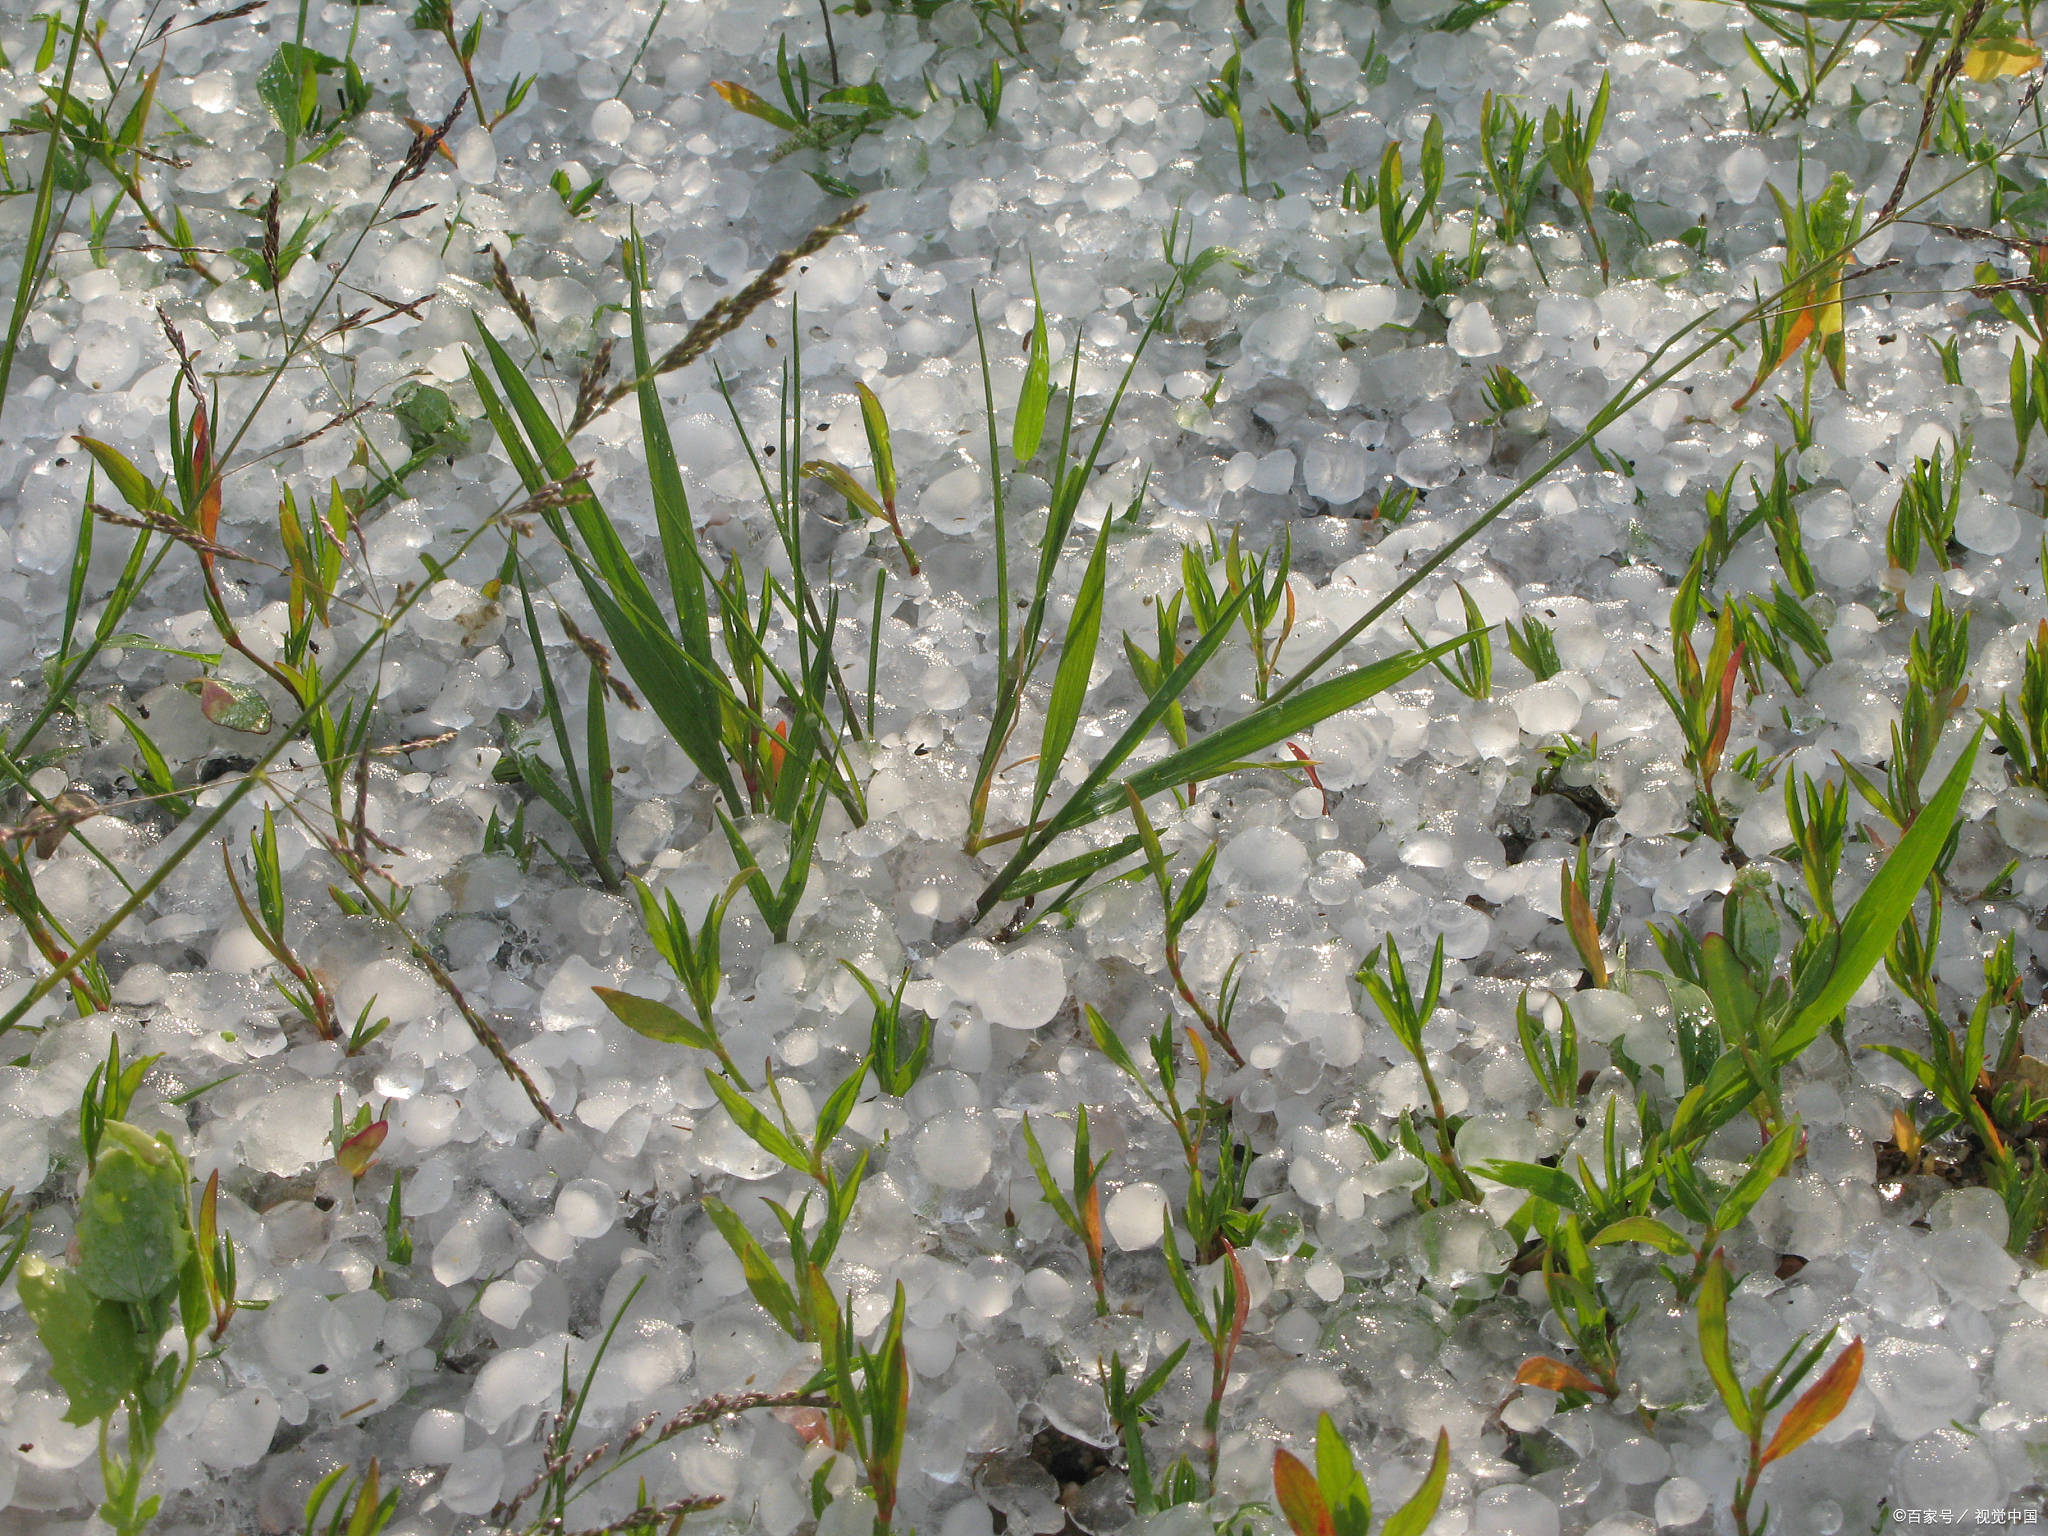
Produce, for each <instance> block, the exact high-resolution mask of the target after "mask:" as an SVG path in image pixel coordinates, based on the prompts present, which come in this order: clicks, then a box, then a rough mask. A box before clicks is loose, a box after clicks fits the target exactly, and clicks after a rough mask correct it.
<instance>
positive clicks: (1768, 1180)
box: [1714, 1120, 1800, 1232]
mask: <svg viewBox="0 0 2048 1536" xmlns="http://www.w3.org/2000/svg"><path fill="white" fill-rule="evenodd" d="M1799 1137H1800V1128H1799V1122H1798V1121H1796V1120H1795V1121H1793V1122H1792V1123H1791V1124H1789V1125H1786V1126H1784V1127H1783V1128H1781V1129H1780V1130H1779V1132H1778V1134H1777V1135H1775V1136H1773V1137H1772V1138H1771V1139H1770V1140H1769V1141H1768V1142H1767V1143H1765V1145H1764V1148H1763V1150H1762V1151H1761V1152H1759V1153H1757V1155H1756V1161H1755V1162H1753V1163H1751V1164H1750V1165H1749V1171H1748V1172H1746V1173H1745V1174H1743V1176H1742V1177H1741V1178H1740V1179H1738V1180H1737V1181H1736V1183H1735V1187H1734V1188H1733V1189H1731V1190H1729V1191H1728V1193H1727V1195H1726V1196H1725V1197H1724V1198H1723V1199H1722V1201H1721V1204H1720V1206H1719V1208H1718V1209H1716V1210H1715V1212H1714V1228H1715V1230H1716V1231H1720V1232H1732V1231H1733V1230H1734V1229H1735V1228H1736V1227H1738V1226H1740V1225H1741V1224H1742V1218H1743V1217H1745V1216H1747V1215H1748V1214H1749V1211H1750V1207H1751V1206H1753V1205H1755V1204H1756V1203H1757V1201H1758V1200H1760V1199H1762V1198H1763V1193H1764V1191H1765V1190H1767V1189H1769V1188H1770V1187H1771V1185H1772V1184H1773V1183H1775V1182H1776V1181H1777V1178H1778V1176H1779V1175H1780V1174H1782V1173H1783V1172H1784V1171H1785V1170H1786V1169H1787V1168H1789V1167H1790V1166H1791V1165H1792V1157H1793V1154H1794V1153H1796V1152H1797V1151H1798V1150H1799Z"/></svg>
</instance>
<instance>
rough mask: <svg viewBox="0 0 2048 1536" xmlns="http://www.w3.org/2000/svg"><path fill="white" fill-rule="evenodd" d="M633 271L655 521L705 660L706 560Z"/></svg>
mask: <svg viewBox="0 0 2048 1536" xmlns="http://www.w3.org/2000/svg"><path fill="white" fill-rule="evenodd" d="M626 266H627V268H628V271H629V273H630V275H631V276H632V279H633V282H632V318H633V372H634V374H635V375H636V376H637V377H638V378H639V380H640V387H639V393H638V398H639V404H640V446H641V456H642V457H643V458H644V459H645V460H646V463H647V481H648V486H649V488H650V489H651V490H652V491H653V493H654V521H655V526H656V527H657V528H658V529H659V530H660V532H661V553H662V558H663V560H664V561H665V562H666V564H667V567H668V588H669V598H670V600H671V601H672V602H673V603H674V604H675V611H676V620H677V626H678V628H679V629H680V630H681V632H682V639H683V644H684V645H685V646H687V647H689V649H690V650H691V652H692V653H693V654H695V655H697V656H699V657H702V658H703V659H705V660H707V661H708V660H709V659H710V658H711V609H710V605H709V603H708V601H707V599H706V598H705V595H704V562H703V557H702V555H701V554H700V553H699V551H698V549H697V534H696V528H695V526H694V525H693V524H692V523H691V521H690V498H689V496H688V494H687V493H686V492H685V491H684V489H683V475H682V470H681V468H680V467H679V466H678V465H677V463H676V451H675V444H674V442H673V440H672V439H671V438H670V437H669V432H668V419H667V417H666V416H664V415H663V413H662V409H661V395H660V393H659V392H658V391H657V390H656V388H655V384H654V363H653V361H652V360H651V359H650V358H649V356H648V352H647V326H646V321H645V317H644V316H643V314H642V312H641V301H640V277H639V272H640V264H639V262H637V261H628V262H627V263H626Z"/></svg>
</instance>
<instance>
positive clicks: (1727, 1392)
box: [1698, 1250, 1752, 1435]
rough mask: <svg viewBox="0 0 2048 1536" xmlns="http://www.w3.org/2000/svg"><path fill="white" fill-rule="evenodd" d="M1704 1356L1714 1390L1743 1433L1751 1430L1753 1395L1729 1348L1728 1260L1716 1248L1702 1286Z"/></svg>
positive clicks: (1701, 1336) (1701, 1346)
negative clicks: (1739, 1376) (1747, 1391)
mask: <svg viewBox="0 0 2048 1536" xmlns="http://www.w3.org/2000/svg"><path fill="white" fill-rule="evenodd" d="M1698 1307H1699V1328H1700V1358H1701V1359H1703V1360H1705V1361H1706V1364H1707V1374H1708V1375H1709V1376H1711V1377H1712V1378H1713V1379H1714V1390H1715V1391H1716V1392H1718V1393H1720V1394H1721V1402H1722V1405H1723V1406H1724V1407H1726V1408H1727V1410H1728V1417H1729V1419H1730V1420H1732V1421H1733V1422H1734V1425H1735V1427H1736V1428H1737V1429H1738V1430H1740V1431H1741V1432H1742V1433H1743V1434H1745V1435H1747V1434H1749V1433H1751V1430H1752V1426H1751V1424H1750V1412H1749V1398H1748V1396H1747V1395H1746V1394H1745V1393H1744V1392H1743V1390H1742V1383H1741V1382H1740V1381H1739V1380H1737V1379H1736V1375H1735V1359H1734V1357H1733V1356H1732V1355H1731V1354H1730V1353H1729V1351H1728V1260H1727V1258H1726V1257H1725V1256H1724V1255H1723V1254H1721V1253H1720V1251H1719V1250H1716V1251H1715V1254H1714V1257H1713V1260H1712V1262H1710V1263H1709V1264H1708V1265H1707V1273H1706V1278H1705V1279H1703V1280H1702V1281H1701V1282H1700V1289H1699V1300H1698Z"/></svg>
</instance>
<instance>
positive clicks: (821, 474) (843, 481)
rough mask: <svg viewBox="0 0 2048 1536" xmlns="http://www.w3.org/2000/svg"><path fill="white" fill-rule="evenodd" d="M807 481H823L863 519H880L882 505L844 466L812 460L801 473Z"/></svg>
mask: <svg viewBox="0 0 2048 1536" xmlns="http://www.w3.org/2000/svg"><path fill="white" fill-rule="evenodd" d="M800 473H801V474H802V475H803V477H804V478H805V479H806V480H822V481H824V482H825V483H826V484H827V485H829V486H831V487H832V489H833V490H835V491H837V492H838V493H839V494H840V495H841V496H844V497H845V498H846V503H847V505H848V506H850V507H852V508H853V509H854V510H855V511H856V512H858V513H859V514H860V515H861V516H862V517H880V516H881V515H882V504H881V503H880V502H879V501H876V500H875V498H874V497H873V496H871V495H869V494H868V488H867V487H866V486H864V485H862V484H861V483H860V482H859V481H858V480H856V479H854V478H853V474H852V472H851V471H849V470H848V469H847V468H846V467H845V466H844V465H840V464H834V463H833V462H832V461H831V460H830V459H812V460H810V461H809V462H808V463H807V464H805V465H804V467H803V469H802V470H801V471H800Z"/></svg>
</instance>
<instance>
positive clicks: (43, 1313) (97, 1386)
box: [17, 1254, 151, 1424]
mask: <svg viewBox="0 0 2048 1536" xmlns="http://www.w3.org/2000/svg"><path fill="white" fill-rule="evenodd" d="M17 1279H18V1284H19V1286H20V1290H21V1304H22V1306H23V1307H25V1308H27V1310H28V1315H29V1316H30V1317H32V1318H34V1319H35V1324H36V1334H37V1336H38V1337H40V1338H41V1339H42V1341H43V1348H44V1349H45V1350H46V1351H48V1353H49V1356H50V1375H51V1376H52V1377H53V1378H54V1379H55V1380H56V1383H57V1385H58V1386H60V1387H62V1388H63V1389H64V1396H65V1397H66V1398H67V1399H68V1400H69V1402H70V1408H69V1411H68V1412H66V1413H65V1415H64V1422H65V1423H67V1424H91V1423H93V1422H95V1421H97V1420H99V1419H103V1418H105V1417H106V1416H107V1415H108V1414H110V1413H112V1412H113V1411H114V1410H115V1409H116V1408H117V1407H119V1406H120V1403H121V1399H122V1398H124V1397H126V1396H127V1395H128V1394H129V1393H131V1392H134V1391H136V1390H138V1389H139V1388H140V1387H141V1385H142V1382H143V1378H144V1377H146V1376H147V1375H148V1374H149V1369H150V1363H151V1362H150V1357H149V1355H148V1354H147V1353H145V1349H146V1346H145V1345H144V1344H143V1343H142V1342H141V1340H140V1339H139V1338H138V1336H137V1334H136V1330H135V1324H134V1321H133V1320H132V1319H131V1317H130V1316H129V1312H128V1309H127V1308H126V1307H125V1306H123V1305H121V1303H119V1302H116V1301H106V1300H103V1299H101V1298H100V1297H98V1296H95V1295H93V1293H92V1292H91V1291H90V1290H88V1289H87V1288H86V1285H85V1282H84V1281H82V1280H81V1279H79V1277H78V1276H77V1275H76V1274H74V1273H73V1272H72V1271H70V1270H68V1269H62V1268H58V1267H57V1266H55V1265H52V1264H48V1263H45V1262H44V1261H43V1260H42V1259H40V1258H38V1257H36V1256H35V1255H33V1254H31V1255H29V1256H28V1257H26V1258H24V1259H23V1260H22V1261H21V1267H20V1269H19V1271H18V1272H17Z"/></svg>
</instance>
